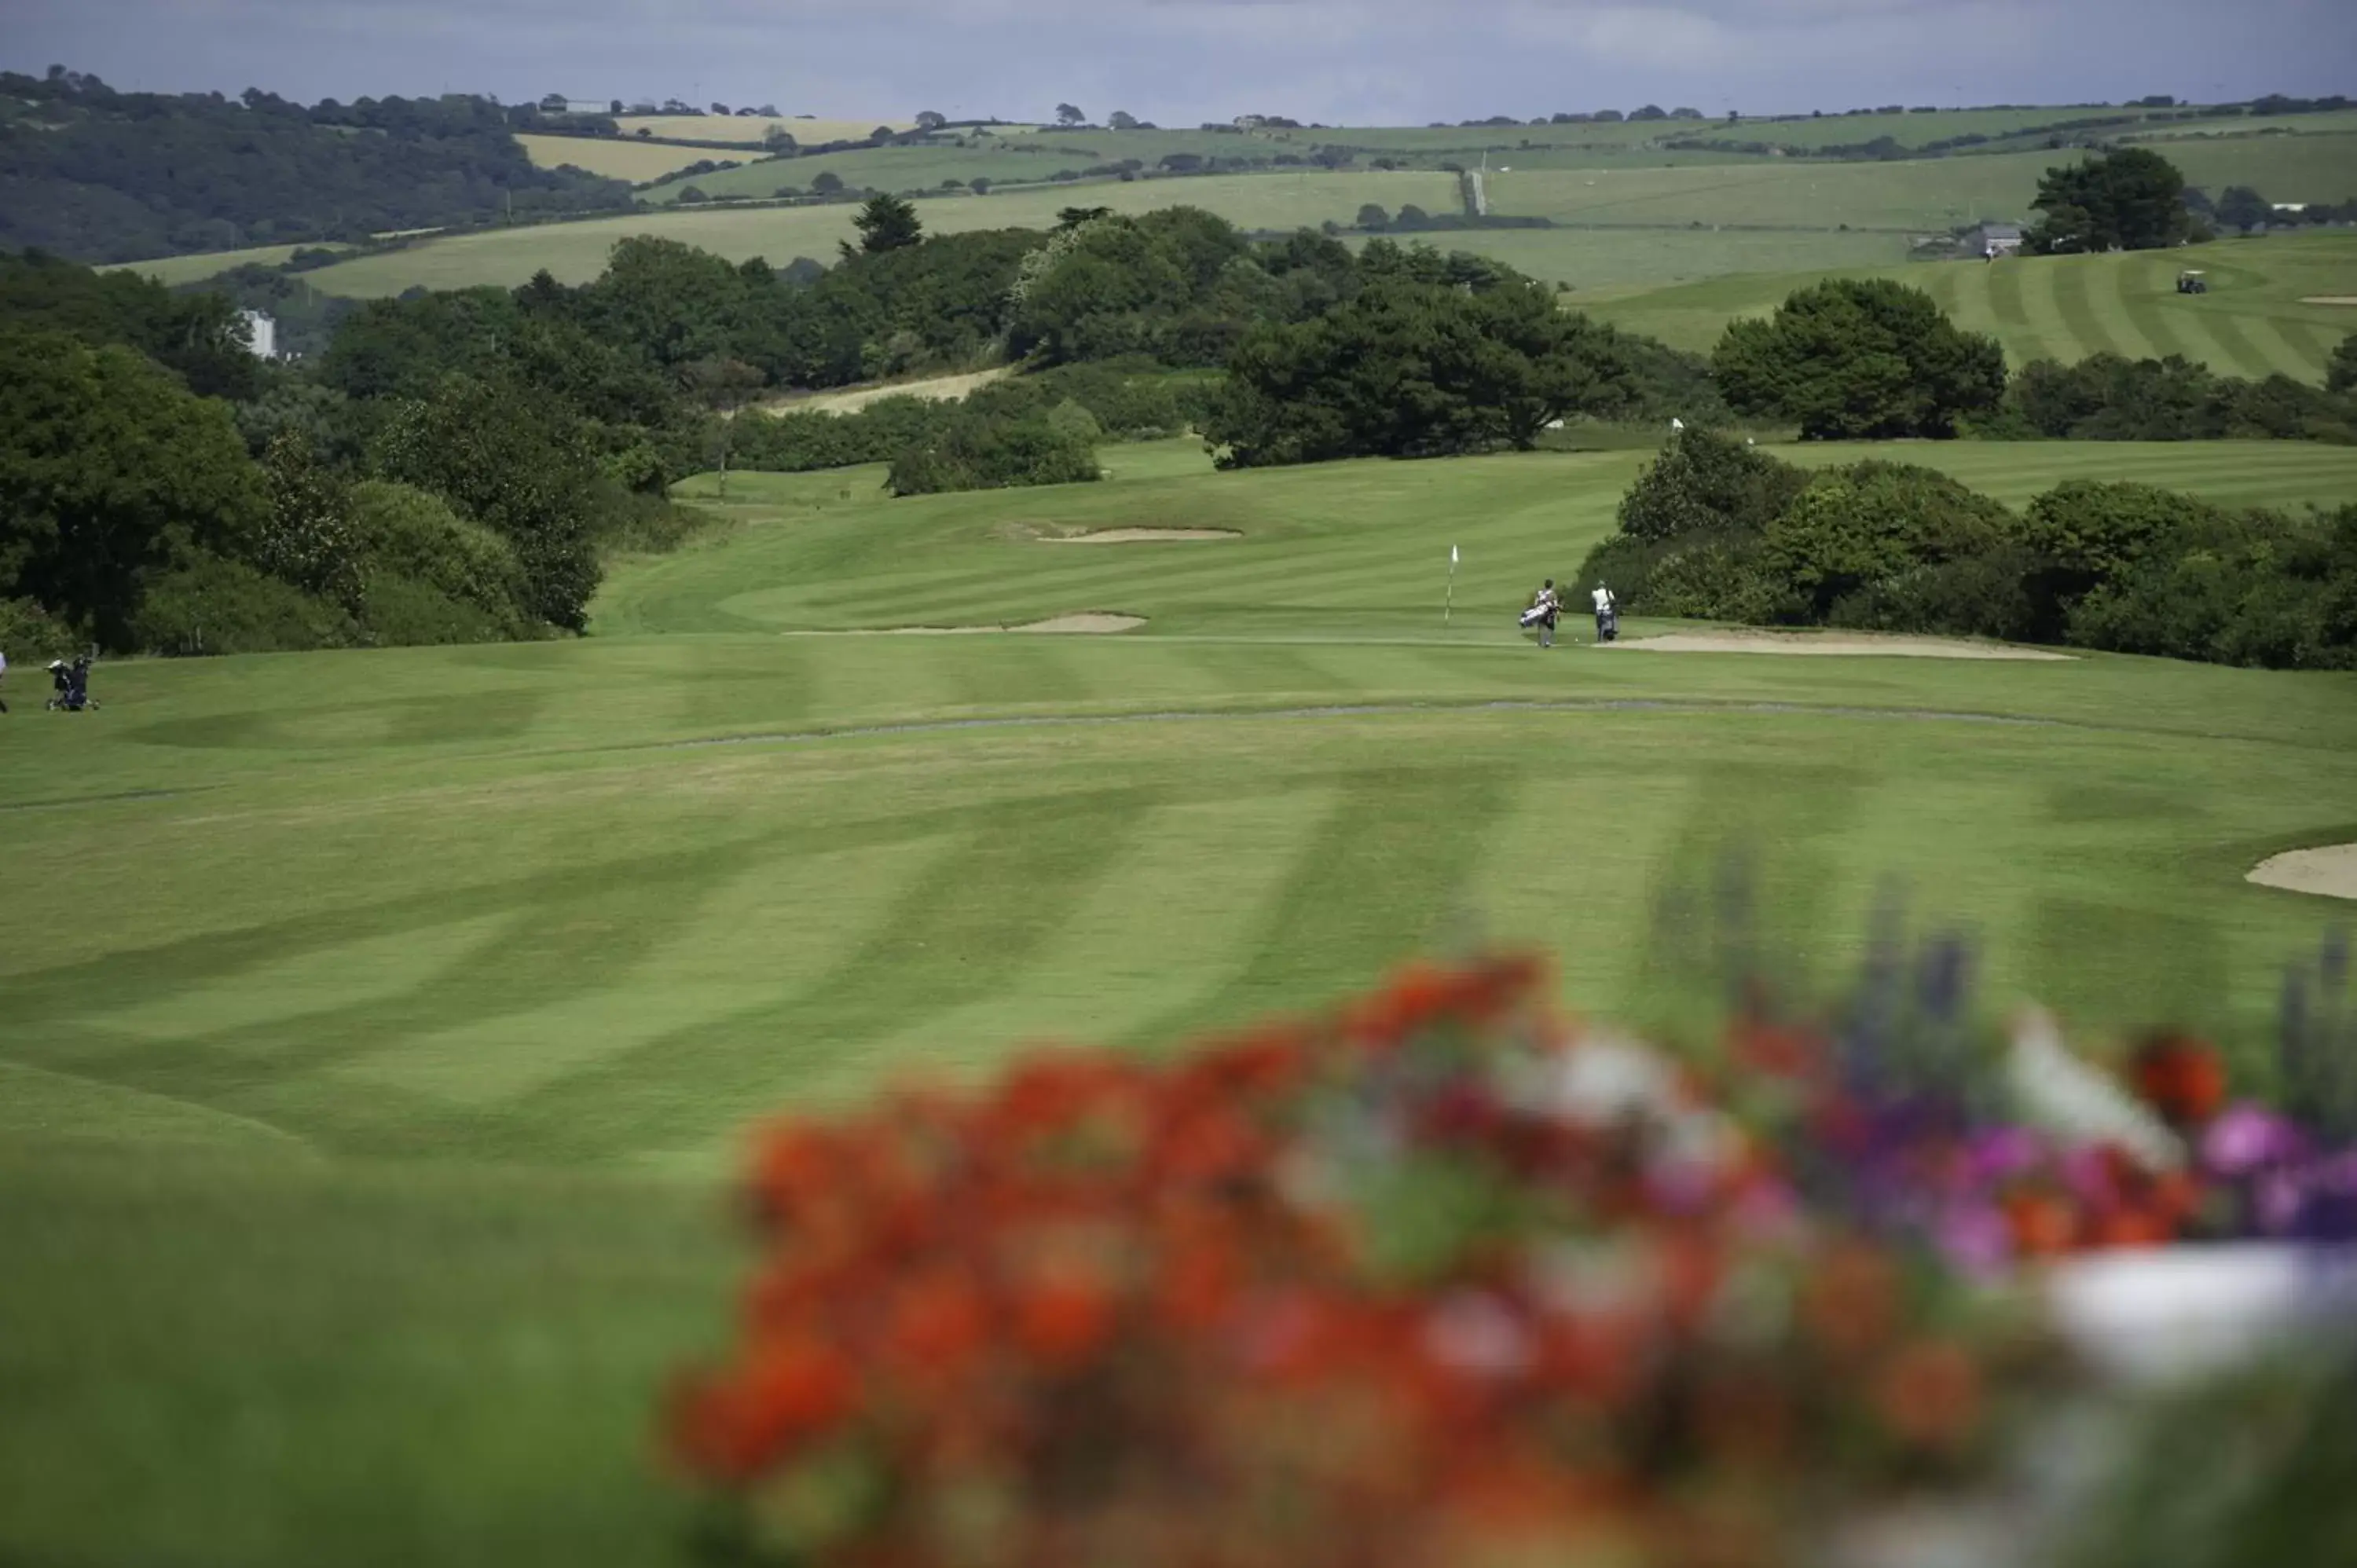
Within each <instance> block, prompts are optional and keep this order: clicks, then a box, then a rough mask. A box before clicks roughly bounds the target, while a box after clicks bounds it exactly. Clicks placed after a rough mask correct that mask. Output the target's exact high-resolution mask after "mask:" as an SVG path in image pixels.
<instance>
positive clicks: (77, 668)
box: [44, 653, 98, 714]
mask: <svg viewBox="0 0 2357 1568" xmlns="http://www.w3.org/2000/svg"><path fill="white" fill-rule="evenodd" d="M90 662H91V661H90V655H89V654H87V653H85V654H83V655H81V657H80V658H78V659H76V660H74V661H73V662H72V663H70V664H69V663H67V662H66V661H65V660H62V659H52V660H49V684H50V685H51V686H52V687H54V688H55V690H54V691H53V692H52V693H51V694H50V697H49V700H48V703H46V704H44V705H45V706H46V707H47V708H48V710H49V711H50V712H51V713H68V714H78V713H81V712H82V711H83V710H85V709H88V710H90V711H91V712H96V711H97V708H98V699H97V698H96V697H93V696H91V694H90Z"/></svg>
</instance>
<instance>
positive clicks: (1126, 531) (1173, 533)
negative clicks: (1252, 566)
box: [1039, 528, 1243, 544]
mask: <svg viewBox="0 0 2357 1568" xmlns="http://www.w3.org/2000/svg"><path fill="white" fill-rule="evenodd" d="M1242 538H1243V534H1241V533H1239V532H1236V531H1235V530H1234V529H1232V528H1100V529H1098V530H1097V531H1096V532H1094V533H1050V534H1047V535H1045V536H1043V537H1042V538H1041V539H1040V540H1039V542H1040V543H1042V544H1159V543H1161V542H1163V541H1164V540H1166V539H1242Z"/></svg>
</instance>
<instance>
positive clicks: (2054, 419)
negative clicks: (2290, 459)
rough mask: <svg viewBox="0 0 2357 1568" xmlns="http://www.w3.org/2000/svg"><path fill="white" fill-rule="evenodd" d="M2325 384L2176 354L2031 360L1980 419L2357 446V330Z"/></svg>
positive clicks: (2044, 427)
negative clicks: (2243, 373) (2224, 371)
mask: <svg viewBox="0 0 2357 1568" xmlns="http://www.w3.org/2000/svg"><path fill="white" fill-rule="evenodd" d="M2328 374H2329V376H2330V380H2329V381H2328V382H2327V384H2326V385H2324V386H2322V387H2315V386H2310V385H2309V384H2308V383H2306V382H2304V381H2293V380H2292V379H2291V378H2290V377H2289V376H2286V375H2272V376H2268V377H2267V378H2266V379H2265V380H2264V381H2244V380H2241V379H2239V378H2237V377H2233V376H2222V375H2219V374H2218V373H2216V372H2215V371H2212V370H2211V369H2210V368H2209V367H2207V366H2206V365H2197V364H2194V363H2193V362H2191V361H2190V360H2184V359H2181V358H2179V356H2177V355H2174V354H2172V355H2170V356H2169V358H2167V359H2165V360H2128V359H2123V358H2121V357H2120V356H2119V355H2117V354H2096V355H2093V356H2091V357H2089V358H2087V359H2084V360H2080V361H2078V362H2077V363H2076V364H2072V365H2063V364H2058V363H2056V362H2055V361H2053V360H2035V361H2033V362H2031V363H2029V364H2027V365H2024V366H2023V367H2022V368H2021V370H2020V371H2018V372H2017V373H2016V374H2015V375H2014V377H2013V380H2012V382H2011V383H2010V384H2009V385H2008V386H2007V389H2006V396H2005V403H2004V405H2003V407H2002V408H2001V409H2000V410H1998V411H1997V412H1996V413H1995V414H1993V415H1992V416H1990V417H1989V418H1987V419H1986V420H1983V421H1980V422H1978V423H1977V424H1976V427H1975V434H1978V435H1989V436H1999V437H2003V436H2017V437H2019V436H2046V437H2050V438H2052V439H2055V440H2070V441H2215V440H2233V439H2244V440H2250V439H2274V440H2308V441H2330V442H2336V443H2339V444H2341V445H2342V446H2352V445H2357V385H2352V382H2357V337H2352V338H2347V339H2344V340H2343V341H2342V343H2341V347H2340V349H2338V350H2336V352H2335V354H2334V358H2333V361H2332V366H2331V367H2330V371H2329V372H2328Z"/></svg>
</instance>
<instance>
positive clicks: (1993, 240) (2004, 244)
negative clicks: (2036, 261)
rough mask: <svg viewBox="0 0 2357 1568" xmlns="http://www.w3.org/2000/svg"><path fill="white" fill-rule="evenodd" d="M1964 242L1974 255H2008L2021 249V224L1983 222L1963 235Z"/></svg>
mask: <svg viewBox="0 0 2357 1568" xmlns="http://www.w3.org/2000/svg"><path fill="white" fill-rule="evenodd" d="M1964 243H1965V244H1966V245H1967V246H1969V247H1970V248H1971V250H1972V253H1973V254H1975V255H1976V256H1990V257H1996V256H2010V255H2012V254H2013V253H2014V252H2017V251H2018V250H2020V249H2021V225H2020V224H2018V223H1984V224H1982V225H1981V226H1980V227H1979V228H1977V229H1975V230H1974V231H1972V232H1971V233H1970V234H1969V235H1967V236H1965V239H1964Z"/></svg>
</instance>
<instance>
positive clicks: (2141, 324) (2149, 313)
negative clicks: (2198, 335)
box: [2108, 257, 2201, 363]
mask: <svg viewBox="0 0 2357 1568" xmlns="http://www.w3.org/2000/svg"><path fill="white" fill-rule="evenodd" d="M2108 270H2109V274H2110V282H2111V285H2112V289H2113V297H2114V298H2115V299H2116V300H2117V302H2118V306H2117V307H2118V309H2119V310H2120V312H2121V313H2122V315H2124V316H2125V317H2126V319H2127V320H2128V321H2129V322H2131V323H2132V324H2133V325H2134V326H2135V328H2136V331H2137V333H2138V334H2139V335H2140V336H2141V337H2142V338H2144V340H2145V341H2146V343H2147V344H2148V345H2149V346H2150V349H2151V351H2152V353H2153V355H2154V356H2155V357H2156V358H2162V359H2165V358H2167V357H2169V355H2172V354H2174V355H2179V356H2181V357H2183V358H2185V359H2188V360H2193V361H2195V362H2196V363H2200V362H2201V356H2200V355H2199V354H2196V353H2194V352H2192V351H2191V349H2190V347H2189V346H2188V344H2187V343H2186V340H2185V338H2184V337H2183V336H2182V335H2181V334H2180V333H2179V331H2178V317H2179V314H2180V313H2179V312H2178V311H2176V310H2173V309H2172V308H2171V307H2170V304H2169V302H2170V301H2172V300H2175V299H2177V298H2178V297H2179V295H2177V293H2176V292H2175V285H2174V283H2173V282H2171V281H2169V280H2172V279H2174V277H2175V275H2176V274H2175V272H2174V270H2173V268H2172V267H2171V266H2170V264H2169V263H2166V262H2155V261H2152V260H2149V259H2147V258H2142V257H2130V258H2123V259H2122V260H2121V262H2120V263H2119V264H2117V265H2115V266H2114V267H2112V268H2110V269H2108ZM2164 273H2166V274H2167V277H2166V278H2164V276H2163V274H2164Z"/></svg>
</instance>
